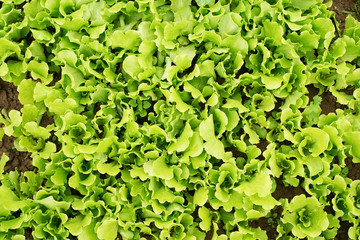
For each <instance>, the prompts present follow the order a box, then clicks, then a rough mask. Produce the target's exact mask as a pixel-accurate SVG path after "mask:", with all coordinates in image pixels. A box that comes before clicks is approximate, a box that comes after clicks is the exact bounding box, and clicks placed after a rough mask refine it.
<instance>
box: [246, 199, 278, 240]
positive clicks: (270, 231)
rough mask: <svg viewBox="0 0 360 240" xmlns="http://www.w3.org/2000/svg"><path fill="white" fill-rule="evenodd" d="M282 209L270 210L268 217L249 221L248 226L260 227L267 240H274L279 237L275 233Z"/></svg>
mask: <svg viewBox="0 0 360 240" xmlns="http://www.w3.org/2000/svg"><path fill="white" fill-rule="evenodd" d="M282 211H283V209H282V207H281V206H278V207H275V208H274V209H272V210H271V212H270V214H269V215H270V216H269V217H262V218H259V219H257V220H255V221H250V222H249V226H250V227H252V228H258V227H260V228H261V229H262V230H264V231H265V232H266V235H267V236H268V238H269V239H276V237H277V236H278V235H279V233H278V232H277V229H276V228H277V224H278V222H279V221H280V217H281V215H282Z"/></svg>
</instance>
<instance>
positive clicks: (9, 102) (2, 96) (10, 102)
mask: <svg viewBox="0 0 360 240" xmlns="http://www.w3.org/2000/svg"><path fill="white" fill-rule="evenodd" d="M22 107H23V106H22V104H21V103H20V101H19V99H18V92H17V89H16V87H15V86H14V84H12V83H9V82H5V81H4V80H2V79H0V109H3V108H5V109H6V110H7V111H10V110H12V109H16V110H20V109H21V108H22Z"/></svg>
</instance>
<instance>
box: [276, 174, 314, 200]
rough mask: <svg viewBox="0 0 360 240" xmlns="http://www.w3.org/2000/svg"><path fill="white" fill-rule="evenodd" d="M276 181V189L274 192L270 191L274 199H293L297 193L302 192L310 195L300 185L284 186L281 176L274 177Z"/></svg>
mask: <svg viewBox="0 0 360 240" xmlns="http://www.w3.org/2000/svg"><path fill="white" fill-rule="evenodd" d="M275 181H276V189H275V192H273V193H272V196H273V197H274V198H275V199H276V200H280V199H281V198H287V199H289V200H291V199H293V198H294V197H295V196H297V195H301V194H304V195H305V196H307V197H309V196H310V195H309V194H308V193H307V192H306V191H305V189H304V188H302V187H301V186H300V185H299V186H297V187H293V186H285V184H284V183H283V181H282V180H281V178H275Z"/></svg>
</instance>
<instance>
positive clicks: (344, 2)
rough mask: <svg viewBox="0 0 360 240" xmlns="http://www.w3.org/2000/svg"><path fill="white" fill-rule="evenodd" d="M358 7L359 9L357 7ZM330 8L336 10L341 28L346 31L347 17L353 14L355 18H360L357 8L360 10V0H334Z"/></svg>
mask: <svg viewBox="0 0 360 240" xmlns="http://www.w3.org/2000/svg"><path fill="white" fill-rule="evenodd" d="M356 7H357V9H356ZM330 10H332V11H334V12H335V17H336V19H337V21H338V22H339V23H340V26H339V27H340V30H341V31H344V28H345V19H346V17H347V16H348V15H349V14H351V15H353V17H355V18H360V16H359V14H358V13H357V10H360V1H358V0H333V4H332V6H331V7H330Z"/></svg>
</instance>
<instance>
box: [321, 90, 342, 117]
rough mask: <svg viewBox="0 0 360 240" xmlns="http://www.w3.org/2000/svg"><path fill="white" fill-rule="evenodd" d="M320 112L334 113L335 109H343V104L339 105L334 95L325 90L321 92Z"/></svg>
mask: <svg viewBox="0 0 360 240" xmlns="http://www.w3.org/2000/svg"><path fill="white" fill-rule="evenodd" d="M321 99H322V101H321V104H320V107H321V113H322V114H325V115H328V114H329V113H335V112H336V109H344V107H345V106H344V105H341V104H340V103H338V102H337V101H336V97H334V96H333V95H332V94H331V92H328V91H325V92H323V93H322V94H321Z"/></svg>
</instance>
